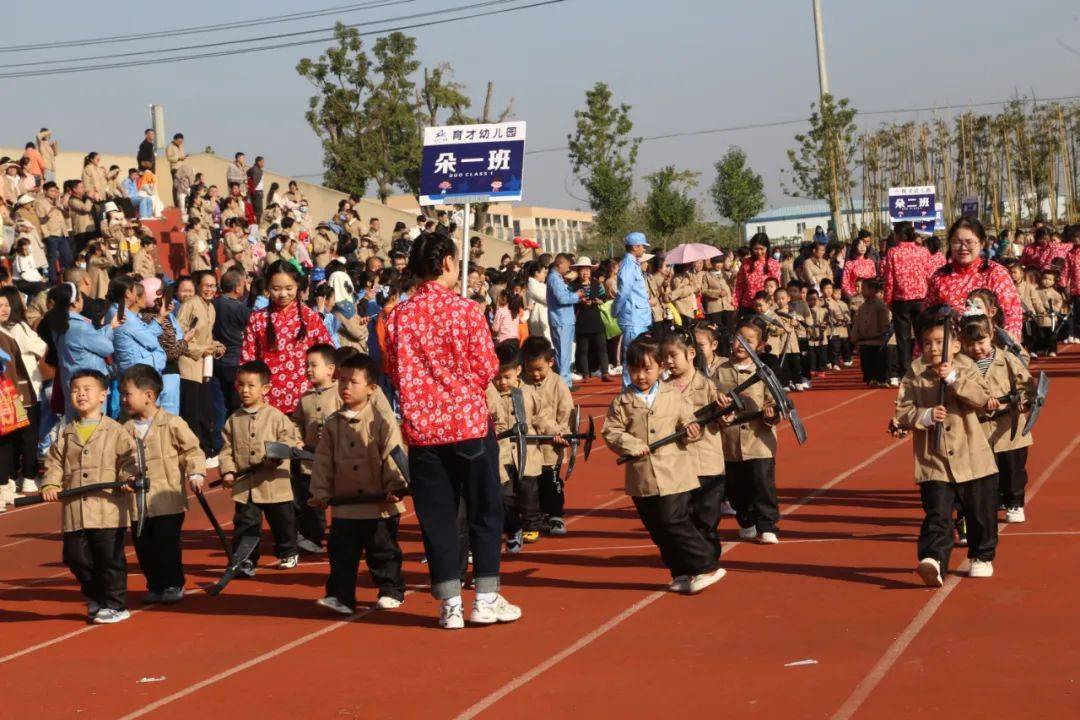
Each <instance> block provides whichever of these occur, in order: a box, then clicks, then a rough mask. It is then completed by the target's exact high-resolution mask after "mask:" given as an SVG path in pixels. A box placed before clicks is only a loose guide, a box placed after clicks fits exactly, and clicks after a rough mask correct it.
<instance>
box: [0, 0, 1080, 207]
mask: <svg viewBox="0 0 1080 720" xmlns="http://www.w3.org/2000/svg"><path fill="white" fill-rule="evenodd" d="M469 2H470V0H412V2H405V3H403V4H399V5H395V6H389V7H382V8H377V9H368V10H364V11H360V12H350V13H344V14H341V15H340V16H338V18H339V19H341V20H342V21H343V22H347V23H356V22H364V21H370V20H375V19H383V18H390V17H395V16H400V15H405V14H411V13H418V12H424V11H431V10H439V9H442V8H448V7H454V6H459V5H464V4H467V3H469ZM519 2H521V3H525V2H528V0H519ZM345 4H347V0H308V3H306V7H305V5H304V4H297V3H295V2H285V0H262V1H261V2H240V1H234V2H228V3H222V2H220V0H218V1H216V2H215V1H212V0H184V1H183V2H174V3H163V2H153V3H137V4H121V3H96V4H95V3H85V2H73V1H72V0H59V1H56V2H52V3H50V4H49V10H48V11H47V12H43V11H42V9H41V6H39V5H37V4H35V3H8V4H7V5H8V6H7V7H5V8H4V11H3V15H4V26H5V27H6V28H7V30H8V32H6V33H4V40H3V41H0V45H3V46H10V45H16V44H28V43H36V42H56V41H61V40H69V39H77V38H86V37H98V36H103V35H123V34H127V33H137V32H150V31H155V30H168V29H172V28H177V27H187V26H191V25H204V24H213V23H222V22H229V21H234V20H244V19H249V18H255V17H260V16H268V15H277V14H285V13H295V12H298V11H300V10H313V9H318V8H323V7H332V6H340V5H345ZM822 5H823V8H824V15H825V32H826V43H827V46H828V64H829V76H830V81H831V85H832V91H833V94H834V95H837V96H840V97H850V98H851V100H852V101H853V103H854V104H855V106H856V107H857V108H859V109H860V110H887V109H894V108H913V107H925V106H932V105H941V104H963V103H979V102H987V101H994V100H1001V99H1005V98H1008V97H1010V96H1012V95H1013V94H1014V93H1015V92H1017V91H1019V92H1020V93H1023V94H1031V93H1034V94H1035V95H1036V96H1037V97H1040V98H1049V97H1058V96H1071V95H1080V82H1078V78H1080V56H1078V55H1077V54H1072V53H1070V52H1069V51H1067V50H1065V49H1063V48H1062V47H1061V46H1060V45H1059V42H1060V41H1063V42H1065V43H1069V44H1071V45H1072V46H1073V47H1080V40H1076V38H1078V37H1080V4H1078V3H1077V1H1076V0H1024V1H1023V2H1017V1H1016V0H1012V1H1009V2H1006V1H1005V0H936V1H934V2H930V1H928V0H906V1H905V2H897V1H895V0H894V1H893V2H883V1H881V0H822ZM334 19H335V18H334V17H324V18H314V19H308V20H304V21H300V22H290V23H280V24H276V25H273V26H269V27H265V26H264V27H257V28H246V29H237V30H231V31H228V32H220V33H205V34H200V35H195V36H188V37H180V38H167V39H157V40H145V41H140V42H137V43H134V42H126V43H122V44H119V45H100V46H92V47H81V48H70V49H60V50H56V49H53V50H46V51H35V52H29V51H26V52H8V53H0V65H8V64H11V63H19V62H33V61H39V60H45V59H48V60H56V59H62V58H76V57H80V56H85V55H98V54H105V53H117V52H130V51H132V50H147V49H152V50H156V51H161V50H163V49H165V48H169V47H175V46H178V45H187V44H196V43H203V42H214V41H220V40H228V39H236V38H246V37H253V36H260V35H267V34H272V33H279V32H290V31H297V30H306V29H316V28H322V27H329V26H331V25H332V24H333V20H334ZM428 19H430V18H425V20H428ZM414 22H415V21H414ZM410 32H411V33H412V34H414V35H415V36H416V37H417V39H418V45H419V56H420V59H421V60H422V61H423V62H424V63H425V64H429V65H434V64H437V63H441V62H448V63H450V64H451V65H452V66H453V67H454V70H455V75H456V78H457V79H458V80H459V81H461V82H463V83H465V85H466V86H467V87H468V89H469V91H470V94H471V95H472V97H474V98H475V102H476V104H479V102H480V101H481V100H482V96H483V91H484V87H485V84H486V82H487V81H488V80H491V81H493V82H494V83H495V88H496V96H497V99H498V100H499V101H500V102H505V101H506V100H507V99H508V98H510V97H513V98H514V117H515V118H516V119H523V120H526V121H528V123H529V129H528V133H529V134H528V138H529V140H528V146H529V148H530V149H541V148H551V147H561V146H564V145H565V143H566V135H567V133H568V132H571V131H572V129H573V111H574V110H575V109H577V108H579V107H580V106H581V105H582V104H583V100H584V92H585V90H586V89H587V88H588V87H591V86H592V84H593V83H594V82H596V81H597V80H603V81H605V82H607V83H608V84H609V85H611V86H612V88H613V89H614V91H615V93H616V97H617V99H618V100H620V101H622V102H627V103H629V104H630V105H631V106H632V113H631V117H632V119H633V121H634V126H635V127H634V131H635V134H640V135H644V136H650V135H660V134H665V133H673V132H680V131H694V130H703V129H709V128H722V127H731V126H738V125H745V124H752V123H767V122H771V121H782V120H790V119H794V118H799V117H805V116H806V115H807V113H808V108H809V104H810V102H812V101H813V100H815V99H816V97H817V93H818V85H817V69H816V64H815V51H814V34H813V22H812V16H811V2H810V0H738V1H732V0H664V1H663V2H657V1H650V0H567V1H566V2H564V3H562V4H559V5H553V6H547V7H541V8H537V9H531V10H522V11H521V12H517V13H510V14H505V15H500V16H494V17H489V18H481V19H476V20H468V21H464V22H461V23H454V24H449V25H445V26H441V27H429V28H423V29H418V30H414V31H410ZM322 47H324V46H321V45H314V46H307V47H300V48H285V49H281V50H277V51H273V52H261V53H251V54H246V55H235V56H232V57H226V58H213V59H201V60H197V61H192V62H183V63H175V64H169V65H157V66H151V67H143V68H128V69H118V70H105V71H96V72H92V73H83V74H73V75H61V76H53V77H42V78H32V79H28V78H17V79H10V78H9V79H0V83H2V87H3V92H2V94H0V97H2V98H3V103H2V105H0V108H2V109H0V145H21V144H22V143H24V142H26V141H27V140H29V139H31V138H32V136H33V134H34V132H35V131H37V129H38V128H39V127H42V126H48V127H49V128H51V129H52V130H53V131H54V133H55V134H56V136H57V137H58V139H59V140H60V142H61V146H62V147H66V148H68V149H77V150H91V149H93V150H98V151H103V152H127V153H134V151H135V148H136V146H137V145H138V143H139V141H140V140H141V135H142V130H143V129H144V128H145V127H146V126H147V125H148V110H147V106H148V105H149V104H150V103H160V104H163V105H164V106H165V108H166V129H167V131H168V134H169V135H170V136H171V135H172V133H173V132H175V131H181V132H183V133H184V135H185V137H186V138H187V142H188V146H189V148H190V149H193V150H201V149H202V148H203V147H205V146H206V145H212V146H213V147H214V149H215V150H216V151H217V152H218V153H219V154H228V155H231V154H232V153H233V152H234V151H236V150H243V151H245V152H246V153H247V154H248V157H249V158H250V157H252V156H254V155H256V154H261V155H265V156H266V157H267V161H268V165H269V167H271V168H272V169H274V170H277V171H280V172H283V173H287V174H295V175H300V174H309V173H317V172H319V171H320V170H321V167H322V165H321V156H320V149H319V146H318V143H317V141H316V138H315V136H314V134H313V133H312V132H311V130H310V128H309V127H308V126H307V124H306V122H305V121H304V118H303V113H304V109H305V107H306V103H307V98H308V96H309V95H310V90H309V86H308V85H307V83H306V81H305V80H303V79H301V78H300V77H299V76H297V74H296V72H295V70H294V67H295V65H296V62H297V60H299V59H300V58H301V57H304V56H308V57H315V56H317V55H318V54H319V53H320V52H321V49H322ZM159 56H161V55H160V54H159ZM15 70H17V69H16V68H2V67H0V73H10V72H13V71H15ZM987 109H988V110H992V109H993V108H987ZM902 117H903V118H904V119H908V118H912V119H920V118H921V119H926V118H927V117H929V114H925V113H924V114H922V115H904V116H902ZM887 119H889V118H888V116H873V117H863V118H861V119H859V124H860V127H864V128H866V127H873V126H876V125H878V124H879V123H881V122H882V121H884V120H887ZM798 130H799V127H797V126H783V127H778V128H762V129H750V130H739V131H734V132H724V133H716V134H708V135H699V136H693V137H686V138H679V139H669V140H658V141H654V142H646V143H644V144H643V145H642V149H641V154H640V156H639V160H638V167H637V174H638V177H639V181H638V183H637V186H638V190H639V192H640V191H641V187H642V184H643V183H642V182H641V181H640V177H641V176H643V175H645V174H647V173H649V172H652V171H654V170H656V169H658V168H659V167H661V166H663V165H666V164H674V165H676V166H677V167H679V168H685V169H690V170H694V171H698V172H700V173H702V175H701V182H700V185H699V188H698V190H697V193H698V194H699V195H700V196H701V197H702V199H703V200H704V198H706V197H707V194H706V193H707V188H708V185H709V184H710V183H711V181H712V176H713V169H712V164H713V163H714V162H715V161H716V160H717V159H718V158H719V157H720V156H721V155H722V154H723V153H724V152H725V151H726V150H727V149H728V148H729V147H730V146H731V145H735V144H737V145H741V146H742V147H743V148H744V149H745V150H746V151H747V153H748V154H749V157H750V162H751V164H752V165H753V166H754V167H755V168H756V169H757V170H758V171H759V172H761V173H762V175H763V176H764V178H765V186H766V192H767V195H768V201H769V204H770V205H773V206H775V205H779V204H783V203H785V202H787V201H788V200H789V199H788V198H786V197H785V196H784V195H783V193H782V191H781V187H780V170H781V169H782V168H785V167H787V159H786V154H785V150H786V149H787V148H789V147H792V146H793V144H794V143H793V140H792V136H793V135H794V134H795V132H797V131H798ZM525 179H526V183H525V187H526V190H525V201H526V202H528V203H530V204H538V205H553V206H558V207H583V206H584V205H585V203H584V202H582V201H581V200H579V199H575V198H574V197H573V196H575V195H576V196H577V197H578V198H581V197H582V196H583V192H582V191H581V189H580V187H579V186H577V184H576V183H575V182H574V181H573V179H572V177H571V175H570V167H569V163H568V161H567V158H566V154H565V152H562V151H560V152H553V153H546V154H537V155H530V156H529V157H528V159H527V161H526V167H525ZM708 205H709V206H710V210H711V202H708Z"/></svg>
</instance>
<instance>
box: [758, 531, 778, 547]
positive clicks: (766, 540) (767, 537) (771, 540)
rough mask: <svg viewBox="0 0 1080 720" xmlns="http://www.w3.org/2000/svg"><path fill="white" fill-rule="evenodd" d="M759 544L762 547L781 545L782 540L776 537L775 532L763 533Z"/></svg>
mask: <svg viewBox="0 0 1080 720" xmlns="http://www.w3.org/2000/svg"><path fill="white" fill-rule="evenodd" d="M758 542H759V543H761V544H762V545H779V544H780V538H778V537H776V533H774V532H763V533H761V537H759V538H758Z"/></svg>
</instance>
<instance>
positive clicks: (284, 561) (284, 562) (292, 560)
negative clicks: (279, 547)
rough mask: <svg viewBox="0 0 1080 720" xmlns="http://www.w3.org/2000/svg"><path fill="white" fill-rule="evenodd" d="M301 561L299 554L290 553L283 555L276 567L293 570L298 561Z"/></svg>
mask: <svg viewBox="0 0 1080 720" xmlns="http://www.w3.org/2000/svg"><path fill="white" fill-rule="evenodd" d="M298 562H300V556H299V555H290V556H289V557H283V558H281V559H280V560H278V562H277V565H275V566H274V567H276V568H277V569H278V570H292V569H293V568H294V567H296V563H298Z"/></svg>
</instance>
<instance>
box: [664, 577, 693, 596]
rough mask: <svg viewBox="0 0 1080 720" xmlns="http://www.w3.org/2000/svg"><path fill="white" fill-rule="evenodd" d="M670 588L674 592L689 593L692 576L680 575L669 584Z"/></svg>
mask: <svg viewBox="0 0 1080 720" xmlns="http://www.w3.org/2000/svg"><path fill="white" fill-rule="evenodd" d="M668 590H670V591H671V592H674V593H688V592H690V576H689V575H680V576H679V577H677V578H675V579H674V580H672V581H671V584H670V585H668Z"/></svg>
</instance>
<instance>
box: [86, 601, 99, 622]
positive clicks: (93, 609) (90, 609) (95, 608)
mask: <svg viewBox="0 0 1080 720" xmlns="http://www.w3.org/2000/svg"><path fill="white" fill-rule="evenodd" d="M99 612H101V606H100V605H98V604H97V602H96V601H94V600H87V601H86V615H87V618H88V619H89V620H93V619H94V616H95V615H97V614H98V613H99Z"/></svg>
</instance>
